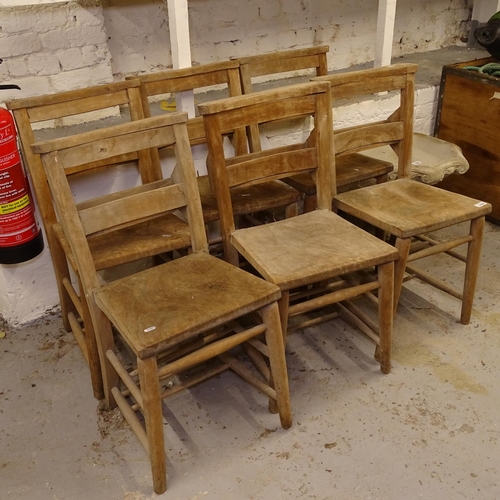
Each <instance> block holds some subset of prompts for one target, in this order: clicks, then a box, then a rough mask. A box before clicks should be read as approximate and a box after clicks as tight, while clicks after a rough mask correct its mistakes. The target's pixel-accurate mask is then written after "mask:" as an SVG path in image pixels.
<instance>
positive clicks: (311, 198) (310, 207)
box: [304, 194, 317, 213]
mask: <svg viewBox="0 0 500 500" xmlns="http://www.w3.org/2000/svg"><path fill="white" fill-rule="evenodd" d="M316 203H317V200H316V195H315V194H310V195H307V194H306V195H305V196H304V213H307V212H313V211H314V210H316Z"/></svg>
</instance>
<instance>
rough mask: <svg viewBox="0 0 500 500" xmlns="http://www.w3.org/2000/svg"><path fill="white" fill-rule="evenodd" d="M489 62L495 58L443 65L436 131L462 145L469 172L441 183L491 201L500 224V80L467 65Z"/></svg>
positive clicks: (495, 219) (491, 215)
mask: <svg viewBox="0 0 500 500" xmlns="http://www.w3.org/2000/svg"><path fill="white" fill-rule="evenodd" d="M490 62H494V59H493V58H488V59H483V60H477V61H469V62H464V63H460V64H454V65H450V66H445V67H444V68H443V74H442V80H441V89H440V100H439V109H438V117H437V121H436V135H437V136H438V137H440V138H441V139H445V140H447V141H450V142H454V143H456V144H457V145H458V146H460V147H461V148H462V152H463V154H464V156H465V157H466V158H467V160H468V161H469V170H468V171H467V172H466V173H465V174H463V175H452V176H449V177H447V178H445V179H444V180H443V182H441V183H440V184H439V187H442V188H443V189H448V190H450V191H453V192H455V193H460V194H464V195H467V196H471V197H473V198H479V199H481V200H484V201H488V202H489V203H491V204H492V212H491V214H490V217H491V218H492V219H493V220H494V221H495V222H500V140H499V138H498V117H499V116H500V99H499V98H498V96H500V78H495V77H493V76H489V75H486V74H482V75H480V74H479V73H478V72H476V71H470V70H465V69H463V67H464V66H482V65H484V64H487V63H490ZM495 96H497V97H495ZM457 117H460V118H459V119H457Z"/></svg>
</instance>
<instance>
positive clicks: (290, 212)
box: [285, 203, 299, 219]
mask: <svg viewBox="0 0 500 500" xmlns="http://www.w3.org/2000/svg"><path fill="white" fill-rule="evenodd" d="M297 215H299V205H298V203H292V204H290V205H287V206H286V208H285V218H287V219H290V218H291V217H295V216H297Z"/></svg>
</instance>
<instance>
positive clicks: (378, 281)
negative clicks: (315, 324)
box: [199, 82, 397, 373]
mask: <svg viewBox="0 0 500 500" xmlns="http://www.w3.org/2000/svg"><path fill="white" fill-rule="evenodd" d="M199 109H200V112H201V114H202V115H203V119H204V122H205V131H206V134H207V144H208V152H209V155H208V169H209V175H210V176H211V177H212V183H213V185H214V186H215V189H216V195H217V200H218V205H219V214H220V220H221V228H222V235H223V244H224V251H225V255H226V258H227V260H229V261H230V262H233V263H237V262H238V254H241V255H242V256H243V257H244V258H245V259H246V260H247V261H248V262H249V263H250V264H251V265H252V266H253V267H254V268H255V269H256V270H257V271H258V272H259V273H260V275H261V276H263V277H264V278H265V279H266V280H268V281H270V282H272V283H275V284H277V285H278V286H279V287H280V288H281V291H282V298H281V299H280V301H279V306H280V314H281V321H282V329H283V332H286V331H287V329H288V326H289V323H288V318H289V317H291V316H298V315H301V314H303V313H305V312H307V311H310V310H317V309H320V308H322V307H324V306H328V305H331V304H337V307H338V309H339V310H340V312H341V314H343V315H345V316H346V317H349V319H351V317H352V316H354V314H352V311H353V310H355V313H356V312H358V309H353V308H351V307H350V306H351V301H350V299H352V298H353V297H357V296H360V295H363V294H365V293H368V292H370V291H374V290H377V291H378V299H377V298H375V297H374V296H373V295H370V297H371V298H372V299H373V300H374V301H376V302H377V304H378V313H379V323H378V325H377V324H374V322H373V321H370V320H368V318H367V317H366V314H360V315H359V316H360V317H356V318H355V319H354V321H355V322H356V324H357V325H362V326H361V328H362V329H363V331H364V332H365V333H367V334H368V335H369V337H370V338H371V339H372V340H373V341H374V342H375V343H376V344H377V346H379V347H380V349H379V355H380V363H381V370H382V372H384V373H388V372H389V371H390V357H391V336H392V290H393V288H392V280H393V261H394V260H395V259H396V258H397V252H396V251H395V250H394V248H392V247H391V246H390V245H388V244H386V243H384V242H382V241H380V240H378V239H377V238H375V237H374V236H372V235H369V234H368V233H367V232H365V231H363V230H362V229H360V228H358V227H356V226H354V225H352V224H350V223H349V222H347V221H346V220H344V219H342V218H341V217H339V216H338V215H336V214H334V213H333V212H332V210H331V207H332V192H333V191H334V189H335V180H334V179H332V174H333V177H334V174H335V171H334V170H333V171H332V169H331V165H332V164H334V161H335V160H334V156H333V147H332V146H333V129H332V106H331V97H330V90H329V87H328V85H324V83H323V82H316V83H306V84H299V85H291V86H288V87H281V88H279V89H273V90H268V91H263V92H256V93H254V94H250V95H245V96H241V97H233V98H229V99H224V100H220V101H213V102H211V103H205V104H200V106H199ZM300 116H303V117H312V118H313V120H314V129H313V132H312V134H311V135H310V138H309V139H308V141H306V142H305V143H298V144H291V145H289V146H284V147H279V148H274V149H268V150H265V151H260V152H256V153H251V154H248V155H243V156H237V157H233V158H227V157H226V154H225V152H224V148H223V142H222V138H223V134H222V131H224V130H226V129H229V128H231V127H237V126H250V125H257V124H263V123H270V122H273V121H278V120H289V119H290V118H293V117H300ZM301 172H310V173H312V175H313V177H314V178H315V179H316V183H317V186H318V209H317V210H314V211H312V212H308V213H305V214H301V215H298V216H297V217H292V218H291V219H285V220H281V221H278V222H272V223H268V224H264V225H262V226H255V227H250V228H243V229H239V230H236V229H235V224H234V213H233V210H232V205H231V198H230V190H231V189H233V188H234V187H235V186H245V185H247V184H250V185H252V184H258V183H261V182H266V181H268V180H269V179H284V178H286V177H288V176H291V175H296V174H298V173H301ZM372 266H377V267H378V275H377V276H376V278H375V279H374V280H373V281H369V282H360V281H359V280H358V281H357V282H356V281H355V280H356V278H354V276H349V277H348V276H347V275H348V274H349V273H354V272H356V271H363V270H367V269H371V268H372ZM327 280H334V281H333V283H331V284H327V285H326V286H318V287H317V288H316V290H313V291H311V290H309V289H308V290H306V294H305V295H304V294H302V291H301V290H300V291H298V292H297V293H295V292H296V290H298V289H299V288H301V287H309V286H310V285H313V284H321V285H322V284H323V283H324V282H325V281H327ZM315 292H317V295H315V296H312V297H311V295H312V294H314V293H315ZM341 301H344V304H341V303H340V302H341ZM327 317H331V316H327ZM321 320H324V317H322V318H321ZM308 324H311V323H308Z"/></svg>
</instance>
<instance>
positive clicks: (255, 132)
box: [238, 45, 393, 212]
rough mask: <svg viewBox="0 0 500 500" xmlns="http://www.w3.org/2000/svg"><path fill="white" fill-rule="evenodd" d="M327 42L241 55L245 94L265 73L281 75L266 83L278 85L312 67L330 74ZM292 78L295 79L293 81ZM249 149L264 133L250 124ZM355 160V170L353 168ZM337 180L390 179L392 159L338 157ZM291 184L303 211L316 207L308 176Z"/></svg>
mask: <svg viewBox="0 0 500 500" xmlns="http://www.w3.org/2000/svg"><path fill="white" fill-rule="evenodd" d="M328 50H329V47H328V45H323V46H318V47H308V48H304V49H293V50H284V51H277V52H272V53H269V54H259V55H255V56H249V57H242V58H240V59H238V61H239V63H240V76H241V85H242V89H243V94H250V93H252V92H254V89H255V83H254V82H255V80H256V79H257V78H259V77H262V76H266V77H270V76H272V77H273V78H276V77H279V78H280V79H279V80H278V81H276V80H273V81H272V82H268V83H267V84H266V86H273V87H276V86H278V85H283V84H284V83H286V82H287V80H285V79H284V78H285V77H290V75H293V74H295V73H296V72H297V71H301V72H302V73H304V71H306V70H309V71H308V72H309V73H311V71H312V72H314V73H315V74H316V76H324V75H327V74H328V61H327V52H328ZM292 81H293V80H292ZM247 133H248V138H249V144H250V150H251V151H252V152H256V151H261V149H262V145H261V134H260V131H259V128H258V127H256V126H251V127H249V128H248V129H247ZM354 163H356V164H357V167H356V169H353V168H351V167H352V165H353V164H354ZM335 168H336V182H337V187H338V188H342V187H345V186H352V185H354V184H355V183H360V182H363V181H367V180H370V179H375V180H376V182H385V181H386V180H388V174H389V173H390V172H391V171H392V170H393V165H392V163H390V162H389V161H386V160H383V159H376V158H368V157H364V156H360V155H358V154H356V153H354V154H352V155H349V156H341V157H338V158H337V159H336V166H335ZM287 182H288V184H290V186H292V187H294V188H296V189H297V190H299V191H300V192H301V193H303V194H304V211H306V212H308V211H311V210H314V207H315V204H316V185H315V183H314V180H313V179H312V178H311V176H309V175H307V174H306V175H304V174H302V175H299V176H295V177H291V178H289V179H288V180H287Z"/></svg>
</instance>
